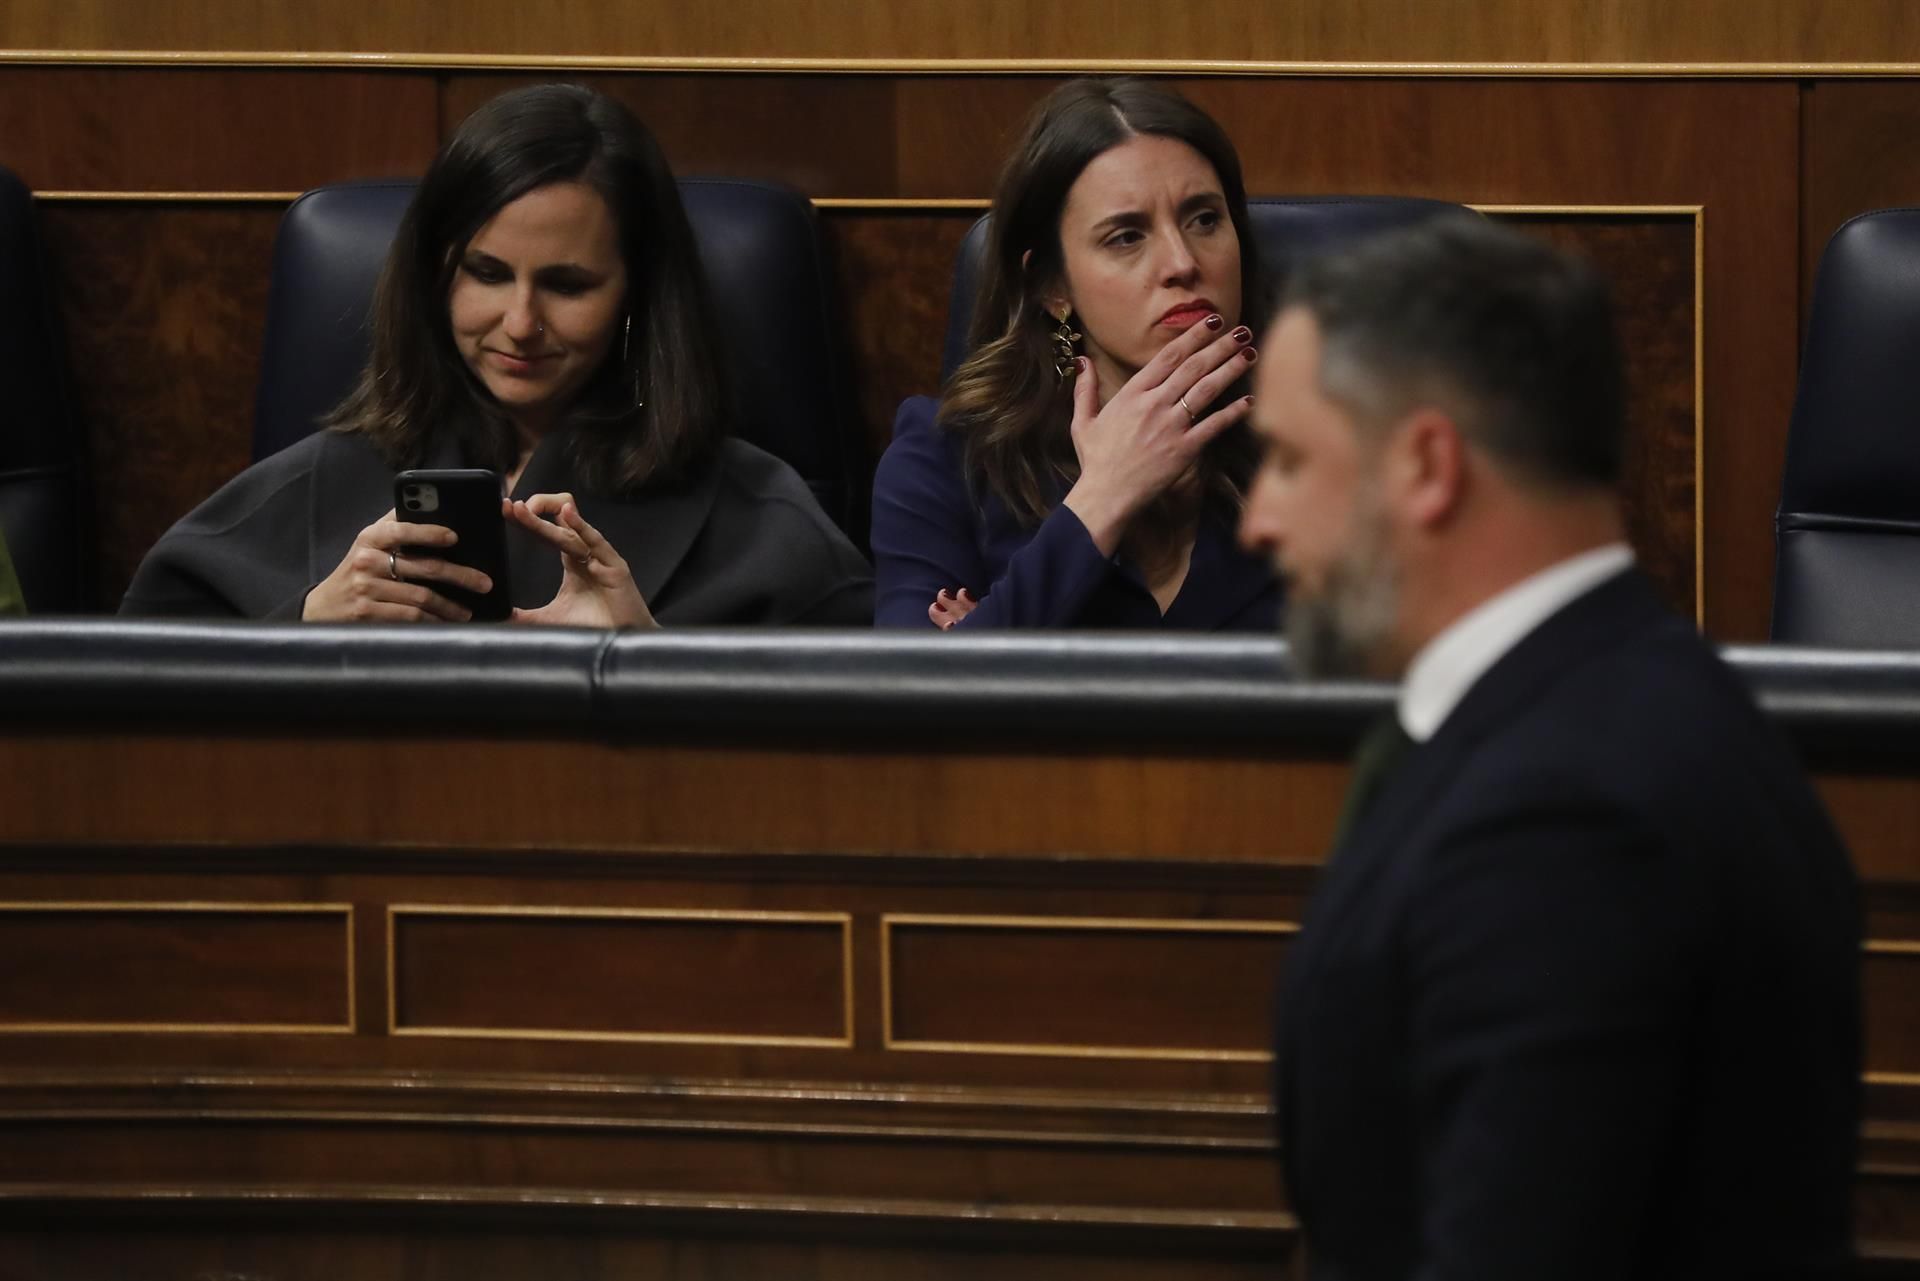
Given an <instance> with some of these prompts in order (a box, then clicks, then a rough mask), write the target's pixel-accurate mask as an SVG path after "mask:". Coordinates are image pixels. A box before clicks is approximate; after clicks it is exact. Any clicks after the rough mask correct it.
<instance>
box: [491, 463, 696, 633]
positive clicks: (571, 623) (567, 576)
mask: <svg viewBox="0 0 1920 1281" xmlns="http://www.w3.org/2000/svg"><path fill="white" fill-rule="evenodd" d="M500 510H501V514H502V515H504V516H506V518H507V519H508V520H511V521H513V522H514V523H515V524H517V525H519V526H520V527H521V528H523V529H525V530H528V531H529V532H531V533H532V534H534V535H535V536H536V537H538V538H540V539H542V540H543V541H545V542H547V543H548V544H550V545H552V546H553V547H554V548H555V549H556V550H557V551H558V552H559V553H560V564H561V576H560V590H559V591H558V592H557V593H555V594H554V598H553V599H552V600H551V601H549V602H547V603H546V604H545V605H542V606H541V607H540V608H539V609H516V610H514V611H513V621H514V622H516V623H546V624H549V625H552V626H557V627H658V626H659V624H658V623H656V622H654V621H653V612H652V611H651V610H649V609H648V608H647V602H646V601H645V600H644V599H642V598H641V595H640V589H639V588H638V587H636V586H635V585H634V582H633V573H632V571H631V570H629V569H628V568H627V562H626V561H625V560H624V559H623V558H622V557H621V555H620V553H619V552H617V551H615V550H614V549H613V544H612V543H610V542H608V541H607V540H606V539H605V538H602V537H601V536H600V531H599V530H597V529H595V528H594V527H593V526H592V525H589V524H588V523H587V522H586V519H585V517H583V516H581V515H580V509H579V507H577V506H575V504H574V501H573V495H572V494H535V495H534V496H533V497H532V498H528V499H525V500H519V499H509V500H505V501H503V502H502V503H501V505H500Z"/></svg>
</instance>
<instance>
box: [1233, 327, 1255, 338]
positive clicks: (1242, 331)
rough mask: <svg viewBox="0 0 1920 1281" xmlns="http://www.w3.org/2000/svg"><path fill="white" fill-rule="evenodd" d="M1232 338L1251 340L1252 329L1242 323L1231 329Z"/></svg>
mask: <svg viewBox="0 0 1920 1281" xmlns="http://www.w3.org/2000/svg"><path fill="white" fill-rule="evenodd" d="M1233 340H1234V341H1235V342H1252V341H1253V330H1251V329H1248V328H1247V327H1246V326H1245V325H1242V326H1240V328H1238V329H1236V330H1234V331H1233Z"/></svg>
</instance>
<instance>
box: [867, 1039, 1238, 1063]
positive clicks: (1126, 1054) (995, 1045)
mask: <svg viewBox="0 0 1920 1281" xmlns="http://www.w3.org/2000/svg"><path fill="white" fill-rule="evenodd" d="M885 1048H886V1049H889V1050H905V1051H908V1052H911V1053H922V1054H1039V1055H1045V1056H1047V1057H1049V1058H1063V1059H1151V1060H1156V1061H1163V1062H1164V1061H1174V1060H1178V1061H1181V1062H1188V1063H1271V1062H1273V1054H1272V1053H1271V1052H1270V1051H1268V1050H1182V1049H1175V1048H1173V1047H1171V1046H1162V1045H1138V1046H1136V1045H1047V1044H1033V1045H1027V1044H1023V1043H1021V1042H1018V1041H889V1042H888V1043H887V1045H886V1047H885Z"/></svg>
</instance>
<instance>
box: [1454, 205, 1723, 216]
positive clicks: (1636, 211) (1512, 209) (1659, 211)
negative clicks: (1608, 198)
mask: <svg viewBox="0 0 1920 1281" xmlns="http://www.w3.org/2000/svg"><path fill="white" fill-rule="evenodd" d="M1467 208H1469V209H1475V210H1478V211H1479V212H1481V213H1483V214H1496V215H1500V216H1510V217H1525V216H1527V215H1529V214H1541V215H1576V216H1581V217H1602V218H1604V217H1639V218H1646V217H1664V218H1698V217H1699V216H1700V214H1701V213H1702V211H1703V210H1704V208H1705V206H1703V205H1475V204H1469V205H1468V206H1467Z"/></svg>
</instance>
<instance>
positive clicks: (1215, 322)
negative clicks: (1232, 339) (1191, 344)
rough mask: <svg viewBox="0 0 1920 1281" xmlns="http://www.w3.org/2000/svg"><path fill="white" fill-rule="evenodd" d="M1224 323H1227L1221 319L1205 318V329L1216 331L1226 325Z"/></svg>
mask: <svg viewBox="0 0 1920 1281" xmlns="http://www.w3.org/2000/svg"><path fill="white" fill-rule="evenodd" d="M1226 323H1227V322H1226V321H1225V320H1222V319H1221V318H1220V317H1219V316H1208V317H1207V328H1208V329H1218V328H1220V326H1222V325H1224V324H1226Z"/></svg>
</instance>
